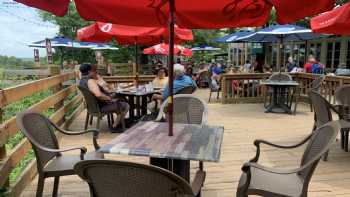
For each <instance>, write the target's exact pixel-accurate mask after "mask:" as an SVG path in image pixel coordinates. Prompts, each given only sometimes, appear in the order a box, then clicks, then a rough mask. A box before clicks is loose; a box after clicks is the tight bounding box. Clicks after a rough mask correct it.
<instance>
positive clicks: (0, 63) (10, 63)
mask: <svg viewBox="0 0 350 197" xmlns="http://www.w3.org/2000/svg"><path fill="white" fill-rule="evenodd" d="M33 66H34V62H33V61H29V60H22V59H19V58H16V57H8V56H3V55H0V68H2V69H4V68H32V67H33ZM0 73H1V72H0Z"/></svg>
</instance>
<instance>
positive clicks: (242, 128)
mask: <svg viewBox="0 0 350 197" xmlns="http://www.w3.org/2000/svg"><path fill="white" fill-rule="evenodd" d="M196 94H197V95H198V96H200V97H202V98H203V99H205V100H207V99H208V98H207V97H208V95H209V94H208V92H207V91H206V90H199V91H197V92H196ZM299 107H300V108H299V110H298V113H297V115H296V116H292V115H281V114H266V113H264V108H263V105H262V104H227V105H222V104H221V103H215V102H213V103H211V104H209V117H208V118H209V123H210V124H213V125H223V126H224V127H225V132H224V139H223V146H222V150H221V151H222V153H221V159H220V162H219V163H205V164H204V168H205V170H206V171H207V178H206V182H205V185H204V188H203V196H204V197H233V196H235V191H236V187H237V184H238V180H239V177H240V175H241V166H242V164H243V163H244V162H245V161H247V160H248V159H250V158H252V157H253V156H254V154H255V147H254V146H253V141H254V140H255V139H257V138H262V139H267V140H269V141H272V142H275V143H279V144H293V143H295V142H298V141H300V140H301V139H303V137H304V136H306V135H307V134H309V133H310V131H311V128H312V124H313V114H312V113H310V111H309V106H306V105H299ZM84 120H85V113H84V112H83V113H82V114H81V115H80V117H79V118H78V119H77V120H76V121H75V123H74V124H73V125H72V127H71V129H81V128H83V125H84ZM102 130H104V131H106V130H107V121H103V124H102ZM116 135H118V134H111V133H108V132H102V133H101V138H100V140H99V143H100V144H105V143H107V142H108V141H109V140H110V139H112V138H113V137H115V136H116ZM61 144H62V146H65V147H67V146H75V145H82V144H84V145H86V146H87V147H88V148H90V150H92V147H93V146H92V138H91V136H90V135H84V136H69V137H63V139H62V141H61ZM262 151H263V152H262V155H261V159H262V160H261V163H262V164H265V165H269V166H274V167H281V168H292V167H296V166H297V165H298V162H299V160H298V159H299V158H300V157H301V154H302V151H303V149H302V148H299V149H297V150H295V151H287V152H281V151H280V150H277V149H274V148H270V147H263V148H262ZM108 158H111V159H119V160H127V161H133V162H140V163H148V160H147V158H144V157H133V156H108ZM349 163H350V153H346V152H343V151H342V150H340V147H339V142H338V143H336V144H335V145H334V147H332V149H331V151H330V154H329V159H328V162H323V161H321V162H320V164H319V166H318V168H317V169H316V171H315V174H314V176H313V178H312V180H311V184H310V187H309V196H311V197H323V196H334V197H345V196H350V187H349V185H350V168H349V167H348V166H349ZM191 164H192V166H191V168H192V174H193V173H194V172H195V170H196V169H197V168H198V164H197V162H193V163H191ZM52 185H53V180H51V179H47V182H46V185H45V192H44V196H51V191H52ZM35 191H36V179H35V180H33V182H32V184H31V185H29V186H27V188H26V189H25V191H24V192H23V194H22V196H23V197H30V196H35ZM88 192H89V191H88V187H87V185H86V184H85V183H84V182H83V181H81V180H80V179H79V178H78V177H76V176H70V177H64V178H62V179H61V184H60V188H59V194H60V196H64V197H71V196H78V197H80V196H88V195H89V194H88Z"/></svg>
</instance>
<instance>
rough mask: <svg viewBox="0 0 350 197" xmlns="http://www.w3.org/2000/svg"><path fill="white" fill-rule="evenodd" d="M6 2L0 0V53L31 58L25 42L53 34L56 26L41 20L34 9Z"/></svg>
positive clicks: (7, 0) (31, 50)
mask: <svg viewBox="0 0 350 197" xmlns="http://www.w3.org/2000/svg"><path fill="white" fill-rule="evenodd" d="M8 2H11V1H9V0H0V55H7V56H15V57H25V58H28V57H29V58H31V57H33V49H32V48H29V47H28V46H27V44H28V43H30V42H34V41H38V40H42V39H45V38H50V37H53V36H55V35H56V34H57V32H58V27H56V26H54V25H53V24H51V23H47V22H43V21H41V19H40V17H39V16H38V13H37V11H36V10H35V9H33V8H29V7H26V6H24V5H21V4H9V3H8ZM40 54H45V53H44V50H41V51H40ZM41 56H42V55H41Z"/></svg>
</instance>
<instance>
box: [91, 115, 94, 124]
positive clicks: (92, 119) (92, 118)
mask: <svg viewBox="0 0 350 197" xmlns="http://www.w3.org/2000/svg"><path fill="white" fill-rule="evenodd" d="M93 121H94V116H90V125H92V122H93Z"/></svg>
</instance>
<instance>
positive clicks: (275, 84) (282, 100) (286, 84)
mask: <svg viewBox="0 0 350 197" xmlns="http://www.w3.org/2000/svg"><path fill="white" fill-rule="evenodd" d="M261 84H262V85H266V86H268V87H270V88H271V89H272V101H271V103H270V104H269V105H268V106H267V107H266V110H265V112H266V113H270V112H271V113H288V114H292V109H291V107H290V106H289V105H288V90H289V88H295V87H297V86H299V83H298V82H296V81H276V80H266V81H264V82H262V83H261ZM276 109H279V111H276ZM281 110H282V111H281Z"/></svg>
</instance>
